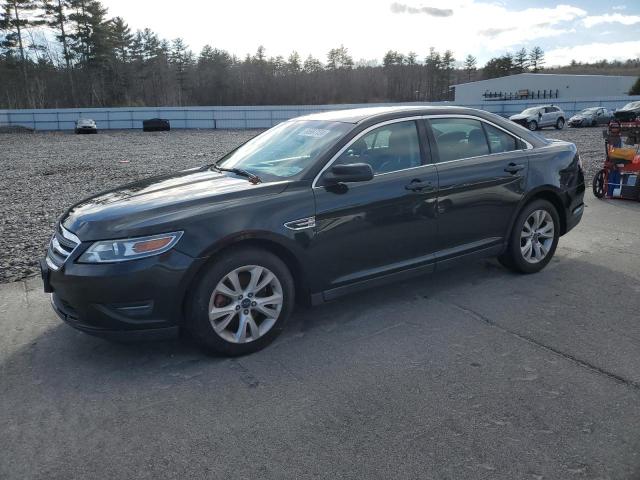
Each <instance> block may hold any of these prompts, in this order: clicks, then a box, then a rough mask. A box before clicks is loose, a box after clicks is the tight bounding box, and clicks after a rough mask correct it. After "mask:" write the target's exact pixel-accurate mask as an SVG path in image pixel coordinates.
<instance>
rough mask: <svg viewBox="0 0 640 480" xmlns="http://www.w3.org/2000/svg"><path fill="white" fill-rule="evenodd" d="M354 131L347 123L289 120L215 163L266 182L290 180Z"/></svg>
mask: <svg viewBox="0 0 640 480" xmlns="http://www.w3.org/2000/svg"><path fill="white" fill-rule="evenodd" d="M352 128H353V125H352V124H350V123H343V122H326V121H319V120H292V121H288V122H284V123H281V124H280V125H277V126H275V127H273V128H271V129H269V130H267V131H266V132H264V133H262V134H260V135H258V136H257V137H255V138H253V139H251V140H249V141H248V142H247V143H245V144H244V145H242V146H241V147H239V148H238V149H236V150H234V151H232V152H231V153H229V154H227V155H226V156H225V157H223V158H222V159H221V160H220V161H218V162H217V165H219V166H221V167H224V168H238V169H242V170H246V171H248V172H250V173H253V174H255V175H258V176H259V177H261V178H263V179H264V178H266V179H268V178H269V177H271V176H273V177H275V178H276V179H277V178H288V177H293V176H295V175H297V174H299V173H301V172H302V171H304V170H306V169H307V168H309V167H310V166H311V165H313V163H314V162H315V160H316V159H317V158H318V156H319V155H320V154H321V153H322V152H324V151H325V150H326V149H328V148H329V147H331V145H333V144H334V143H335V142H336V141H337V140H338V139H339V138H341V137H342V136H343V135H344V134H345V133H347V132H348V131H349V130H351V129H352Z"/></svg>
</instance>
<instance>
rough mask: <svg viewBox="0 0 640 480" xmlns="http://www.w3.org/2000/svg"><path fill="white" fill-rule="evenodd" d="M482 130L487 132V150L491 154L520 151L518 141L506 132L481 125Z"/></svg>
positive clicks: (491, 126) (486, 124)
mask: <svg viewBox="0 0 640 480" xmlns="http://www.w3.org/2000/svg"><path fill="white" fill-rule="evenodd" d="M483 125H484V130H485V132H487V139H488V140H489V148H490V149H491V153H501V152H511V151H513V150H520V145H519V142H518V140H517V139H516V138H515V137H513V136H511V135H509V134H508V133H507V132H505V131H503V130H500V129H499V128H496V127H494V126H493V125H489V124H488V123H483Z"/></svg>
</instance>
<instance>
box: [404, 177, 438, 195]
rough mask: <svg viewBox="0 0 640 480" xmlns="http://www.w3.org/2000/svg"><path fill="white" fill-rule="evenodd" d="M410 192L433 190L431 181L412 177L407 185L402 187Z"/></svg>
mask: <svg viewBox="0 0 640 480" xmlns="http://www.w3.org/2000/svg"><path fill="white" fill-rule="evenodd" d="M404 188H405V189H407V190H410V191H412V192H421V191H425V192H431V191H433V190H434V188H433V183H432V182H423V181H422V180H418V179H414V180H411V182H410V183H409V184H408V185H405V187H404Z"/></svg>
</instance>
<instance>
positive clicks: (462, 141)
mask: <svg viewBox="0 0 640 480" xmlns="http://www.w3.org/2000/svg"><path fill="white" fill-rule="evenodd" d="M430 122H431V128H432V130H433V134H434V136H435V139H436V146H437V147H438V153H439V156H440V161H441V162H447V161H451V160H458V159H461V158H470V157H479V156H482V155H488V154H489V144H488V143H487V137H486V136H485V134H484V130H483V129H482V124H481V123H480V122H479V121H478V120H472V119H468V118H434V119H431V121H430Z"/></svg>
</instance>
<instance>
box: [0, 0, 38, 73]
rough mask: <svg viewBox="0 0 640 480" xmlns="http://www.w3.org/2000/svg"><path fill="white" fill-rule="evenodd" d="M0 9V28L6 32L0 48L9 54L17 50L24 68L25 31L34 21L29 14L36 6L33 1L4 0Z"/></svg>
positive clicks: (25, 58)
mask: <svg viewBox="0 0 640 480" xmlns="http://www.w3.org/2000/svg"><path fill="white" fill-rule="evenodd" d="M0 8H1V9H2V16H1V17H0V24H1V25H2V26H1V27H0V28H1V29H2V30H4V31H5V32H7V33H5V37H4V40H3V41H2V44H1V45H0V46H2V47H3V48H4V49H6V50H8V51H9V52H11V50H15V49H17V51H18V54H19V56H20V60H21V61H22V63H23V68H25V66H24V63H25V62H26V60H27V55H26V46H25V43H26V42H25V30H26V29H27V28H29V27H30V26H31V25H33V24H34V19H32V18H30V17H29V14H30V13H31V12H32V11H33V10H35V9H36V8H37V4H36V2H35V1H34V0H6V1H5V2H4V4H3V5H2V6H1V7H0ZM35 24H37V21H36V22H35ZM25 72H26V70H25ZM25 76H26V73H25Z"/></svg>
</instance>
